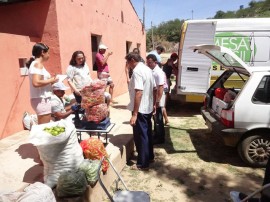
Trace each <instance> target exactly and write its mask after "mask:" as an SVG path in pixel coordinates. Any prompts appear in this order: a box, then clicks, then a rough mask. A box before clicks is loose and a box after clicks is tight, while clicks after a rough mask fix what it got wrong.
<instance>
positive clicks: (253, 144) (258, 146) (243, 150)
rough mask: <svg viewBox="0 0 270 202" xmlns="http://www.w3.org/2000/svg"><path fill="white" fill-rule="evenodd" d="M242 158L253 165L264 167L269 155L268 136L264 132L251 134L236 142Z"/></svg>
mask: <svg viewBox="0 0 270 202" xmlns="http://www.w3.org/2000/svg"><path fill="white" fill-rule="evenodd" d="M237 149H238V153H239V155H240V157H241V158H242V160H243V161H244V162H246V163H247V164H249V165H251V166H254V167H264V166H265V165H266V163H267V160H268V157H269V156H270V136H269V134H266V133H259V134H258V133H257V134H256V135H255V134H254V135H253V134H251V135H249V136H248V137H246V138H245V139H243V140H242V142H240V143H239V144H238V148H237Z"/></svg>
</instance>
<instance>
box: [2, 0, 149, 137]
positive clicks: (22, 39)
mask: <svg viewBox="0 0 270 202" xmlns="http://www.w3.org/2000/svg"><path fill="white" fill-rule="evenodd" d="M108 3H109V5H107V4H108ZM105 5H106V6H105ZM0 19H1V21H0V44H1V45H0V55H1V58H2V61H1V64H0V69H1V74H0V84H1V88H0V94H1V95H2V96H1V99H0V110H1V116H0V132H1V133H0V139H2V138H4V137H7V136H9V135H12V134H13V133H16V132H19V131H21V130H23V125H22V115H23V112H24V111H29V112H31V113H33V110H32V108H31V105H30V101H29V79H28V76H21V75H20V65H19V58H27V59H29V57H30V56H31V50H32V47H33V45H34V44H35V43H36V42H40V41H42V42H44V43H46V44H47V45H48V46H49V47H50V60H49V61H48V62H47V63H46V69H47V70H48V71H49V72H50V73H52V74H54V73H65V72H66V68H67V66H68V63H69V60H70V57H71V55H72V53H73V52H74V51H75V50H83V51H84V52H85V54H86V56H87V63H88V65H89V67H90V69H91V68H92V62H93V61H92V55H94V53H93V52H92V48H91V45H92V44H91V34H92V35H93V34H94V35H100V36H102V37H101V41H102V42H103V43H104V44H106V45H107V46H108V47H109V50H110V51H113V55H112V56H111V57H110V59H109V61H108V63H109V65H110V69H111V75H112V77H113V79H114V82H115V93H114V95H115V96H117V95H120V94H123V93H125V92H126V91H127V85H126V80H125V74H124V66H125V60H124V57H125V55H126V41H130V42H132V45H131V48H130V49H131V50H132V49H133V48H134V47H136V46H137V43H138V44H141V46H140V49H141V51H142V55H143V56H145V33H144V32H143V31H142V25H141V23H140V21H139V19H138V16H137V15H136V13H135V11H134V9H133V7H132V5H131V3H130V1H129V0H121V1H119V0H111V1H108V0H99V1H94V0H87V1H85V0H65V1H62V0H36V1H30V2H25V3H18V4H10V5H6V6H0ZM2 19H4V20H2ZM91 75H92V77H93V78H96V72H93V71H91Z"/></svg>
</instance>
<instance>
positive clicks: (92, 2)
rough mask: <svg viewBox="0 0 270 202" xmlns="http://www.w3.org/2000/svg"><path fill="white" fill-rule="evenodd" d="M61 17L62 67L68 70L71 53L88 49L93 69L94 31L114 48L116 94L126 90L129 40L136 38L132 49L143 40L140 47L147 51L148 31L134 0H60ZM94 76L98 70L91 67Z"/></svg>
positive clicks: (59, 11) (59, 15) (88, 59)
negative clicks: (146, 38)
mask: <svg viewBox="0 0 270 202" xmlns="http://www.w3.org/2000/svg"><path fill="white" fill-rule="evenodd" d="M108 4H109V5H108ZM67 11H68V12H67ZM78 13H79V15H78ZM70 16H72V17H70ZM76 16H78V17H76ZM57 19H58V28H59V43H60V47H61V62H62V64H61V67H62V70H63V71H64V72H65V71H66V68H67V66H68V63H69V61H70V58H71V55H72V53H73V52H74V51H76V50H82V51H83V52H84V53H85V55H86V57H87V64H88V65H89V67H90V68H91V69H92V66H93V57H94V53H93V52H92V49H91V47H92V44H91V35H99V36H100V37H101V42H102V43H104V44H105V45H106V46H108V47H109V49H108V51H113V55H111V56H110V58H109V60H108V64H109V67H110V73H111V76H112V78H113V80H114V83H115V88H114V89H115V92H114V95H115V96H117V95H119V94H123V93H124V92H126V90H127V84H126V80H125V73H124V67H125V59H124V57H125V55H126V41H130V42H132V45H131V48H130V49H131V50H132V49H133V48H135V47H137V44H138V43H139V44H141V47H140V49H141V50H142V54H143V55H145V34H144V33H143V31H142V24H141V22H140V21H139V19H138V16H137V15H136V13H135V11H134V9H133V7H132V5H131V3H130V1H129V0H122V1H119V0H113V1H108V0H100V1H96V0H88V1H85V0H77V1H72V0H69V1H68V0H67V1H64V2H62V1H61V2H60V1H57ZM67 19H68V20H67ZM71 36H73V37H71ZM92 54H93V55H92ZM91 76H92V78H96V72H93V71H91ZM123 84H124V85H123Z"/></svg>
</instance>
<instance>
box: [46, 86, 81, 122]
mask: <svg viewBox="0 0 270 202" xmlns="http://www.w3.org/2000/svg"><path fill="white" fill-rule="evenodd" d="M52 88H53V95H52V97H51V106H52V118H53V120H54V121H59V120H60V119H65V118H67V117H69V115H71V114H73V113H74V111H76V110H77V109H78V107H77V105H68V106H66V103H65V100H64V99H63V97H64V95H65V90H67V89H69V87H67V86H65V84H63V83H62V82H57V83H55V84H53V85H52Z"/></svg>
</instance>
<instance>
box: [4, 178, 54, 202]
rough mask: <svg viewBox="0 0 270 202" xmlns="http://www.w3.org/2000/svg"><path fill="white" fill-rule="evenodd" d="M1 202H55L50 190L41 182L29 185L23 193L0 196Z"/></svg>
mask: <svg viewBox="0 0 270 202" xmlns="http://www.w3.org/2000/svg"><path fill="white" fill-rule="evenodd" d="M0 201H1V202H29V201H32V202H36V201H39V202H56V199H55V196H54V194H53V192H52V189H51V188H50V187H48V186H47V185H45V184H43V183H41V182H35V183H34V184H30V185H29V186H27V187H26V188H24V190H23V191H18V192H11V193H6V194H0Z"/></svg>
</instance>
